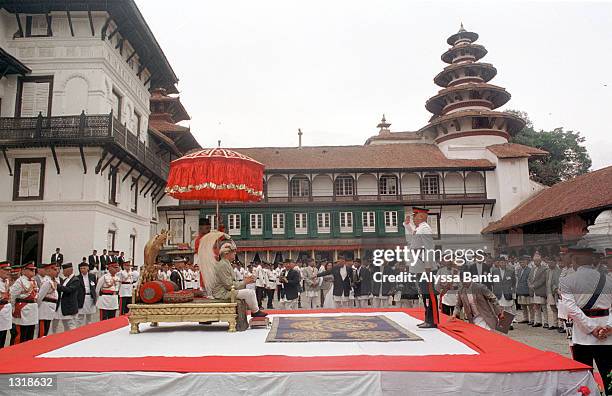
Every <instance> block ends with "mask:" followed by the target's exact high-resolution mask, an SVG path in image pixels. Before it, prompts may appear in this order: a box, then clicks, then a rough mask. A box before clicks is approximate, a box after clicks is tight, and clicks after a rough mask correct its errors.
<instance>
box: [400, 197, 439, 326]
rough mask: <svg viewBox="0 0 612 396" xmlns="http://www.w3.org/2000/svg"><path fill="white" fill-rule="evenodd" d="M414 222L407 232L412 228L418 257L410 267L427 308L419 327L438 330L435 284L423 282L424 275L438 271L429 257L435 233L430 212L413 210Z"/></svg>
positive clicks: (411, 246) (413, 248)
mask: <svg viewBox="0 0 612 396" xmlns="http://www.w3.org/2000/svg"><path fill="white" fill-rule="evenodd" d="M412 213H413V221H414V227H413V226H412V224H410V223H408V224H409V225H410V227H408V229H407V231H408V230H409V229H410V228H412V229H413V231H412V238H410V249H411V251H413V252H417V257H415V258H414V262H413V263H412V264H413V265H412V266H411V267H410V272H412V273H415V274H416V277H417V282H418V286H419V291H420V293H421V298H422V299H423V305H424V306H425V321H424V322H423V323H419V324H418V325H417V326H418V327H420V328H423V329H429V328H436V327H438V323H440V316H439V315H440V314H439V312H438V298H437V297H436V292H435V290H434V285H433V282H428V281H426V280H421V277H422V275H423V274H424V273H432V272H433V273H435V271H436V270H437V263H435V262H433V261H431V260H429V259H428V257H427V255H428V254H427V252H428V251H431V250H433V248H434V244H433V231H432V230H431V227H430V226H429V224H427V216H428V214H429V210H427V209H424V208H413V209H412Z"/></svg>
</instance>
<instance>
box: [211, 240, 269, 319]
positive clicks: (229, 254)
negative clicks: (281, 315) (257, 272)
mask: <svg viewBox="0 0 612 396" xmlns="http://www.w3.org/2000/svg"><path fill="white" fill-rule="evenodd" d="M218 246H219V253H218V254H219V261H218V262H217V263H216V264H215V265H214V282H212V283H213V284H212V285H211V286H212V287H211V289H212V290H211V291H212V295H213V297H214V298H218V299H229V298H230V291H231V290H232V286H234V289H236V290H237V293H238V294H237V297H238V298H239V299H241V300H244V301H245V302H246V304H247V306H248V307H249V309H250V310H251V316H252V317H255V318H257V317H264V316H266V315H267V313H265V312H264V311H262V310H260V309H259V305H258V304H257V297H256V295H255V290H253V289H246V285H248V284H250V283H253V282H255V278H254V277H253V276H252V275H251V276H245V277H244V280H242V281H234V269H233V267H232V264H231V263H232V262H233V261H234V259H235V258H236V244H235V243H234V241H232V240H223V241H221V242H219V245H218Z"/></svg>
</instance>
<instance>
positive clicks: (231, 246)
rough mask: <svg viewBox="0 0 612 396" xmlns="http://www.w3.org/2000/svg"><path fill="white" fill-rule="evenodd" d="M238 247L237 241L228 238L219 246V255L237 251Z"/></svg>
mask: <svg viewBox="0 0 612 396" xmlns="http://www.w3.org/2000/svg"><path fill="white" fill-rule="evenodd" d="M236 249H237V247H236V243H235V242H234V241H232V240H226V241H223V242H221V245H220V246H219V255H222V254H224V253H228V252H234V251H236Z"/></svg>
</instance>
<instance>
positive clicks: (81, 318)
mask: <svg viewBox="0 0 612 396" xmlns="http://www.w3.org/2000/svg"><path fill="white" fill-rule="evenodd" d="M94 316H95V314H79V315H78V316H77V323H78V326H79V327H80V326H85V325H88V324H90V323H92V322H93V321H94Z"/></svg>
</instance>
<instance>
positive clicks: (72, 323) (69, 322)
mask: <svg viewBox="0 0 612 396" xmlns="http://www.w3.org/2000/svg"><path fill="white" fill-rule="evenodd" d="M58 321H60V322H62V327H63V328H64V331H68V330H74V329H76V328H77V318H76V315H74V316H72V317H68V318H65V319H58Z"/></svg>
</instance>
